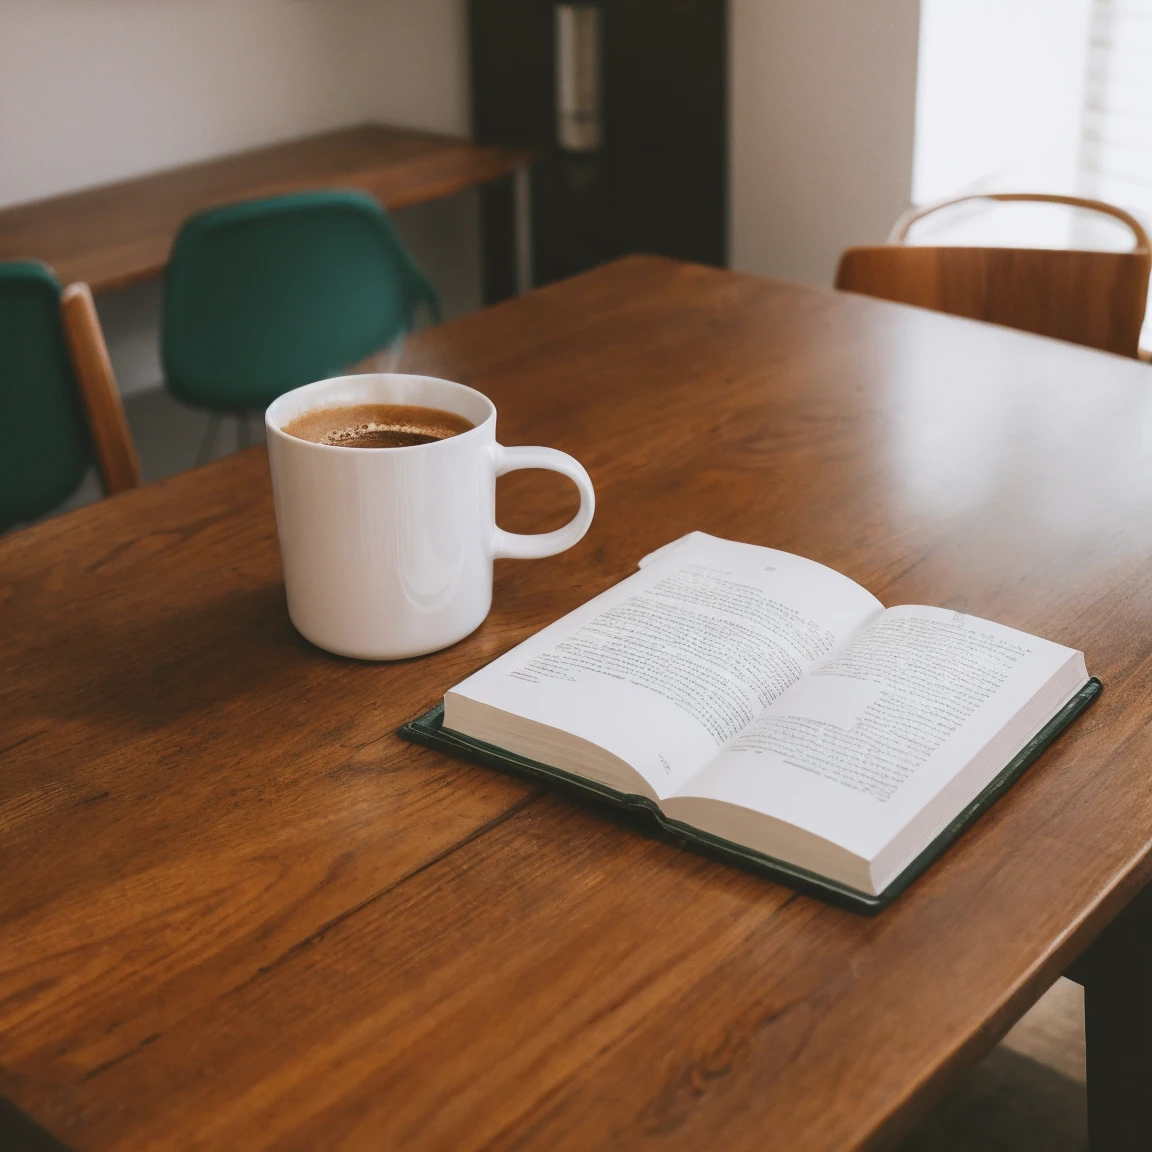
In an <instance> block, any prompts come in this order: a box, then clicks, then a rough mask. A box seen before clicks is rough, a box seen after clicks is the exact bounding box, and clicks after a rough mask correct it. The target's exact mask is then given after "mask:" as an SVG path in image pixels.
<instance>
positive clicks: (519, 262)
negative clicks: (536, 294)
mask: <svg viewBox="0 0 1152 1152" xmlns="http://www.w3.org/2000/svg"><path fill="white" fill-rule="evenodd" d="M512 216H513V220H512V260H513V264H514V267H515V269H516V294H517V295H518V296H522V295H523V294H524V293H525V292H528V291H529V290H530V289H531V288H532V176H531V171H530V169H529V168H528V167H527V166H525V167H523V168H517V169H516V172H515V175H513V177H512Z"/></svg>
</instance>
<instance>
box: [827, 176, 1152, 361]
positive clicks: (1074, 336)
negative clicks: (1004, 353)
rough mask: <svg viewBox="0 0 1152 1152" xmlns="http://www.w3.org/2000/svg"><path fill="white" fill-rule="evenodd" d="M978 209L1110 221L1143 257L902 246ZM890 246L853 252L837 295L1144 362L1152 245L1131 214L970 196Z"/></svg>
mask: <svg viewBox="0 0 1152 1152" xmlns="http://www.w3.org/2000/svg"><path fill="white" fill-rule="evenodd" d="M969 199H995V200H1037V201H1044V202H1049V203H1060V204H1071V205H1073V206H1075V207H1080V208H1090V209H1093V210H1095V211H1100V212H1105V213H1107V214H1108V215H1110V216H1114V217H1116V218H1117V219H1120V220H1122V221H1123V222H1124V223H1125V224H1127V225H1128V226H1129V227H1130V228H1131V230H1132V232H1133V235H1134V237H1135V247H1134V248H1133V249H1132V250H1131V251H1129V252H1092V251H1081V250H1063V249H1039V248H961V247H921V246H919V245H906V244H902V243H899V241H901V240H903V239H904V238H905V236H906V235H907V232H908V229H909V227H910V226H911V224H912V223H913V222H914V221H915V220H918V219H920V218H921V217H923V216H926V215H928V214H929V213H930V212H934V211H937V210H938V209H940V208H942V207H945V206H946V205H948V204H954V203H958V202H960V201H962V200H969ZM890 240H894V241H896V243H889V244H885V245H878V246H875V247H869V248H849V249H848V250H847V251H846V252H845V253H844V255H843V256H842V257H841V258H840V267H839V270H838V271H837V274H836V287H837V288H839V289H841V290H843V291H846V292H859V293H862V294H863V295H866V296H876V297H879V298H881V299H883V300H895V301H897V302H899V303H902V304H915V305H918V306H919V307H922V308H931V309H933V310H934V311H937V312H948V313H950V314H952V315H954V316H967V317H969V318H970V319H973V320H985V321H988V322H990V323H993V324H1004V325H1006V326H1007V327H1009V328H1019V329H1021V330H1023V331H1025V332H1035V333H1038V334H1039V335H1041V336H1053V337H1055V338H1056V339H1058V340H1069V341H1072V342H1073V343H1076V344H1084V345H1087V346H1088V347H1089V348H1099V349H1102V350H1104V351H1106V352H1116V353H1119V354H1120V355H1123V356H1136V355H1137V354H1138V351H1139V339H1140V329H1141V327H1142V325H1143V323H1144V308H1145V304H1146V302H1147V298H1148V277H1149V273H1150V272H1152V245H1150V244H1149V240H1148V235H1147V233H1146V232H1145V231H1144V229H1143V228H1142V227H1141V225H1140V223H1139V221H1137V220H1136V219H1135V218H1134V217H1132V216H1130V215H1129V214H1128V213H1126V212H1124V211H1122V210H1121V209H1118V208H1115V207H1114V206H1112V205H1110V204H1104V203H1102V202H1101V201H1093V200H1081V199H1078V198H1076V197H1070V196H1050V195H1044V194H1035V195H1033V194H1030V193H1000V194H996V195H994V196H989V197H968V196H965V197H960V198H959V199H958V200H950V201H946V202H944V203H941V204H936V205H932V206H930V207H927V208H922V209H915V210H913V211H911V212H908V213H905V215H904V216H903V217H901V219H900V220H899V221H898V222H897V224H896V227H895V228H894V229H893V232H892V235H891V236H890Z"/></svg>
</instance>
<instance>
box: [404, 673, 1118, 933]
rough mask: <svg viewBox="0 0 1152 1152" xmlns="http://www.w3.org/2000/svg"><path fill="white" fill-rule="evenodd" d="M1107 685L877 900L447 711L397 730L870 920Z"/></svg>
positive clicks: (1029, 750) (1051, 729)
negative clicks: (622, 814) (457, 726)
mask: <svg viewBox="0 0 1152 1152" xmlns="http://www.w3.org/2000/svg"><path fill="white" fill-rule="evenodd" d="M1102 688H1103V685H1102V684H1101V683H1100V681H1099V680H1097V679H1096V678H1095V677H1093V678H1092V679H1091V680H1089V681H1088V682H1087V683H1086V684H1085V685H1084V687H1083V688H1081V689H1080V691H1079V692H1077V693H1076V695H1075V696H1073V697H1072V699H1071V700H1069V701H1068V703H1067V704H1065V705H1064V707H1063V708H1061V709H1060V711H1059V712H1057V713H1056V715H1055V716H1053V717H1052V719H1051V720H1050V721H1049V722H1048V723H1047V724H1046V725H1045V726H1044V727H1043V728H1042V729H1041V730H1040V731H1039V732H1037V733H1036V735H1035V736H1034V737H1033V738H1032V739H1031V740H1030V741H1029V742H1028V743H1027V744H1026V745H1025V746H1024V747H1023V748H1022V749H1021V750H1020V752H1019V753H1018V754H1017V755H1016V756H1015V757H1013V759H1012V760H1011V762H1010V763H1008V764H1007V765H1005V767H1004V769H1003V770H1002V771H1001V772H1000V773H999V774H998V775H997V776H996V777H995V779H994V780H992V782H991V783H990V784H989V785H988V786H987V787H986V788H985V789H984V790H983V791H982V792H981V793H980V794H979V795H978V796H977V797H976V798H975V799H974V800H973V801H972V802H971V803H970V804H969V805H968V806H967V807H966V808H965V809H964V810H963V811H962V812H960V813H958V814H957V816H956V818H955V819H954V820H953V821H952V822H951V823H950V824H949V825H948V826H947V827H946V828H945V829H944V830H943V831H942V832H941V833H940V834H939V835H938V836H937V837H936V839H935V840H933V841H932V843H931V844H929V845H928V847H927V848H925V849H924V851H923V852H921V853H920V855H919V856H917V857H916V859H915V860H913V861H912V863H911V864H909V865H908V867H907V868H905V869H904V871H903V872H901V873H900V875H899V876H897V877H896V879H895V880H893V881H892V883H891V884H889V885H888V887H887V888H885V889H884V891H883V892H881V893H880V894H879V895H878V896H873V895H871V894H870V893H867V892H860V891H858V890H857V889H855V888H849V887H847V886H846V885H843V884H839V883H837V882H835V881H832V880H829V879H827V878H826V877H823V876H818V875H816V874H815V873H812V872H808V871H805V870H804V869H803V868H797V867H795V866H794V865H792V864H788V863H787V862H785V861H783V860H776V859H773V858H772V857H771V856H766V855H764V854H763V853H761V852H757V851H755V850H753V849H750V848H745V847H743V846H741V845H739V844H734V843H732V842H730V841H727V840H722V839H720V838H719V837H717V836H712V835H709V834H708V833H706V832H700V831H698V830H697V829H695V828H692V827H690V826H688V825H687V824H682V823H680V822H679V821H677V820H669V819H668V818H667V817H666V816H665V815H664V814H663V812H661V811H660V809H659V808H658V807H657V806H656V804H655V803H654V802H653V801H652V800H649V799H648V798H647V797H645V796H637V795H628V794H626V793H623V792H617V791H615V790H614V789H612V788H608V787H606V786H605V785H603V784H599V783H597V782H596V781H594V780H588V779H585V778H584V777H582V776H576V775H574V774H573V773H571V772H565V771H563V770H561V769H559V768H553V767H551V766H550V765H548V764H541V763H538V762H537V761H535V760H527V759H525V758H524V757H522V756H517V755H516V754H515V753H513V752H508V751H506V750H505V749H503V748H497V747H495V746H494V745H491V744H485V743H484V742H483V741H480V740H473V739H472V738H471V737H468V736H465V735H463V734H462V733H459V732H453V731H452V730H451V729H449V728H445V727H444V705H443V704H442V703H441V704H437V705H436V707H435V708H432V709H430V710H429V711H428V712H425V713H424V715H423V716H419V717H417V718H416V719H415V720H411V721H409V722H408V723H407V724H404V725H402V726H401V727H400V728H399V729H398V734H399V735H400V736H402V737H403V738H404V739H405V740H411V741H413V742H414V743H416V744H425V745H427V746H428V747H430V748H438V749H440V750H441V751H444V752H451V753H454V754H455V755H458V756H463V757H465V758H466V759H469V760H473V761H475V762H477V763H479V764H484V765H487V766H488V767H490V768H497V769H500V770H501V771H504V772H511V773H513V774H514V775H517V776H522V777H525V778H527V779H530V780H537V781H544V782H546V783H548V784H553V785H556V786H558V787H559V788H561V789H562V790H565V791H568V792H574V793H576V794H578V795H580V796H583V797H585V798H589V799H593V800H595V801H597V802H599V803H603V804H610V805H613V806H614V807H617V808H623V809H628V810H631V811H639V812H642V813H644V814H645V815H646V817H648V818H649V819H650V820H651V821H652V827H653V830H654V831H655V832H656V833H657V834H658V835H659V836H660V837H661V838H662V839H665V840H667V841H669V842H671V843H673V844H677V845H679V846H680V847H683V848H687V849H689V850H693V851H698V852H702V853H704V854H706V855H709V856H712V857H714V858H717V859H720V860H723V861H725V862H726V863H729V864H733V865H735V866H737V867H739V868H744V869H747V870H748V871H752V872H757V873H759V874H761V875H763V876H767V877H768V878H769V879H772V880H775V881H777V882H778V883H780V884H786V885H788V886H789V887H791V888H795V889H796V890H797V891H799V892H804V893H807V894H808V895H810V896H818V897H820V898H821V899H823V900H827V901H828V903H830V904H835V905H837V906H838V907H841V908H847V909H849V910H850V911H853V912H860V913H863V914H864V915H866V916H871V915H875V914H876V913H877V912H879V911H881V910H882V909H884V908H886V907H887V906H888V905H889V904H891V903H892V901H893V900H895V899H896V897H897V896H899V895H900V893H901V892H903V891H904V889H905V888H907V887H908V885H909V884H911V883H912V881H913V880H915V879H916V877H917V876H919V875H920V874H921V873H922V872H923V871H924V870H925V869H926V868H927V867H928V866H929V865H930V864H931V863H932V862H933V861H934V860H936V859H937V858H938V857H939V856H940V855H941V854H942V853H943V852H944V850H945V849H946V848H947V847H948V845H949V844H951V843H952V841H953V840H955V839H956V838H957V837H958V836H959V835H960V834H961V833H962V832H963V831H964V829H965V828H967V827H968V825H969V824H971V823H972V822H973V821H974V820H975V819H976V818H977V817H978V816H979V815H980V814H981V813H982V812H984V811H985V810H986V809H987V808H989V807H991V805H992V804H994V803H995V802H996V801H997V800H998V799H999V798H1000V797H1001V796H1002V795H1003V794H1004V793H1005V792H1006V791H1007V790H1008V789H1009V788H1010V787H1011V786H1012V784H1013V783H1014V782H1015V781H1016V780H1017V779H1019V777H1020V776H1021V775H1022V774H1023V773H1024V772H1025V771H1026V770H1027V769H1028V768H1030V767H1031V766H1032V765H1033V764H1034V763H1035V762H1036V760H1037V759H1038V758H1039V756H1040V754H1041V753H1042V752H1043V751H1044V749H1045V748H1047V747H1048V745H1049V744H1051V743H1052V741H1053V740H1055V739H1056V737H1057V736H1059V735H1060V733H1061V732H1062V731H1063V730H1064V729H1065V728H1066V727H1067V726H1068V725H1069V724H1071V723H1072V721H1073V720H1075V719H1076V717H1077V716H1079V715H1080V713H1081V712H1083V711H1084V709H1085V708H1087V707H1088V705H1089V704H1091V703H1092V701H1093V700H1095V699H1096V697H1097V696H1099V694H1100V692H1101V690H1102Z"/></svg>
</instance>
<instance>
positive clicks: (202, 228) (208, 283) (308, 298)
mask: <svg viewBox="0 0 1152 1152" xmlns="http://www.w3.org/2000/svg"><path fill="white" fill-rule="evenodd" d="M421 305H425V306H426V307H427V308H428V310H429V312H430V313H431V315H432V318H433V320H434V321H438V320H439V319H440V301H439V298H438V296H437V295H436V291H435V289H434V288H433V287H432V285H431V284H430V283H429V282H428V281H427V279H425V277H424V276H423V274H422V273H421V272H420V270H419V269H418V268H417V267H416V265H415V264H414V263H413V261H412V258H411V257H410V256H409V255H408V253H407V252H406V251H405V249H404V247H403V245H402V244H401V243H400V240H399V238H398V237H397V235H396V232H395V230H394V229H393V227H392V224H391V222H390V221H389V219H388V217H387V215H386V214H385V212H384V209H383V208H382V207H381V206H380V204H379V203H378V202H377V201H376V200H375V199H373V198H372V197H371V196H369V195H367V194H365V193H362V192H353V191H343V190H331V191H316V192H300V193H294V194H292V195H288V196H276V197H273V198H271V199H267V200H254V201H248V202H245V203H241V204H229V205H226V206H224V207H221V208H212V209H209V210H208V211H206V212H201V213H200V214H198V215H196V216H193V217H191V218H190V219H189V220H187V221H186V222H185V224H184V225H183V227H182V228H181V230H180V233H179V235H178V236H177V237H176V241H175V244H174V245H173V248H172V255H171V258H170V260H169V263H168V270H167V273H166V275H165V282H164V318H163V326H162V329H163V330H162V336H161V343H162V354H163V361H164V373H165V379H166V383H167V386H168V389H169V391H170V392H171V393H172V394H173V395H174V396H175V397H177V398H178V399H180V400H182V401H184V402H185V403H187V404H190V405H192V406H194V407H198V408H206V409H208V411H209V412H210V413H212V414H215V415H217V416H219V415H220V414H232V415H236V416H240V417H241V418H242V419H243V423H242V425H241V430H242V432H244V433H246V430H247V414H248V413H249V412H252V411H254V410H263V409H264V408H266V407H267V406H268V405H269V404H271V403H272V401H273V400H275V399H276V397H277V396H279V395H281V393H284V392H287V391H289V390H290V389H292V388H296V387H299V386H300V385H301V384H309V383H311V382H312V381H314V380H322V379H324V378H325V377H326V376H336V375H339V374H340V373H341V372H343V371H344V370H346V369H347V368H348V367H350V366H351V365H353V364H355V363H356V362H357V361H360V360H363V359H365V358H366V357H367V356H369V355H371V354H372V353H374V352H378V351H379V350H380V349H382V348H384V347H386V346H387V345H388V344H391V343H392V342H393V341H394V340H395V339H396V338H397V337H398V336H401V335H403V334H404V333H406V332H408V331H409V330H410V329H411V327H412V324H413V321H414V320H415V317H416V313H417V310H418V309H419V307H420V306H421ZM215 427H216V422H214V421H212V420H210V421H209V426H208V429H207V436H206V439H205V443H204V445H202V447H201V458H203V457H204V456H206V454H207V451H208V450H209V449H210V445H211V438H214V436H215Z"/></svg>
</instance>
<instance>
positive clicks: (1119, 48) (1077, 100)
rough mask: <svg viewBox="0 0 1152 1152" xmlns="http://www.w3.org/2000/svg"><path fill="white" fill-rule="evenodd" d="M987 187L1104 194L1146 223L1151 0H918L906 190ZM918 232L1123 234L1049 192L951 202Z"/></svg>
mask: <svg viewBox="0 0 1152 1152" xmlns="http://www.w3.org/2000/svg"><path fill="white" fill-rule="evenodd" d="M992 190H1002V191H1007V190H1013V191H1028V192H1063V193H1068V194H1071V195H1077V196H1088V197H1092V198H1095V199H1099V200H1107V201H1110V202H1111V203H1114V204H1117V205H1119V206H1121V207H1123V208H1127V209H1129V210H1130V211H1133V212H1134V213H1135V214H1136V215H1138V216H1140V217H1141V218H1142V219H1143V220H1144V221H1145V223H1146V224H1147V225H1149V226H1150V227H1152V0H922V4H921V26H920V62H919V80H918V87H917V100H916V143H915V157H914V165H913V187H912V198H913V200H914V202H915V203H917V204H923V203H928V202H930V201H932V200H937V199H942V198H944V197H947V196H955V195H960V194H963V193H965V192H980V191H992ZM916 238H918V239H920V240H921V241H929V240H930V241H931V242H936V243H971V244H998V243H1002V244H1014V245H1020V246H1039V247H1044V246H1052V247H1064V246H1078V247H1096V248H1116V247H1126V246H1128V244H1129V243H1130V234H1129V233H1128V231H1127V229H1124V228H1123V227H1122V226H1120V225H1118V224H1113V223H1110V222H1108V221H1101V220H1099V219H1098V218H1096V217H1091V218H1089V217H1087V216H1086V214H1084V213H1077V212H1072V211H1067V210H1064V209H1061V208H1058V207H1052V206H1035V207H1033V206H1028V207H1027V208H1019V207H1013V208H1011V209H1008V208H997V209H995V210H991V211H989V210H986V209H984V208H967V207H965V208H957V209H955V210H954V211H952V212H948V213H942V214H941V215H940V216H939V217H936V218H930V219H929V220H928V221H925V223H924V225H922V226H921V229H920V231H919V232H918V233H917V234H916ZM1144 331H1145V335H1144V344H1145V345H1146V346H1147V345H1149V344H1152V324H1149V325H1146V326H1145V330H1144Z"/></svg>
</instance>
